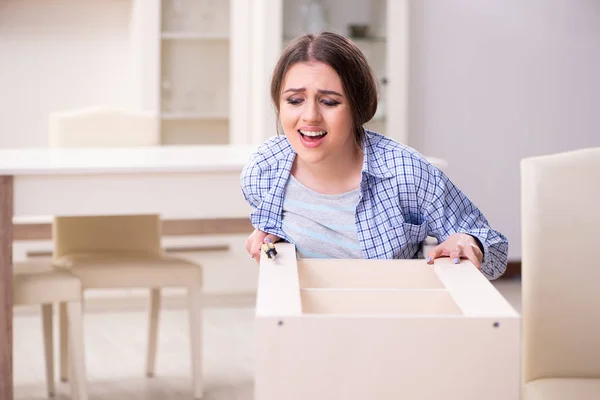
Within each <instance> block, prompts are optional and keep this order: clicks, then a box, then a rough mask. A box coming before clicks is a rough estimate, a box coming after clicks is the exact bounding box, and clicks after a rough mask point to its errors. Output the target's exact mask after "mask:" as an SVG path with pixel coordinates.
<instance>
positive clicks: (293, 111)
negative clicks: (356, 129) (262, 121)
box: [279, 61, 355, 163]
mask: <svg viewBox="0 0 600 400" xmlns="http://www.w3.org/2000/svg"><path fill="white" fill-rule="evenodd" d="M279 104H280V106H279V115H280V119H281V124H282V126H283V130H284V131H285V135H286V136H287V138H288V140H289V142H290V144H291V145H292V147H293V148H294V150H295V151H296V153H297V155H298V157H299V159H300V160H302V162H307V163H317V162H320V161H323V160H326V159H337V158H338V157H339V156H343V155H344V154H345V153H347V154H352V151H353V149H354V148H355V142H354V136H353V132H352V115H351V113H350V107H349V104H348V99H347V98H346V95H345V93H344V89H343V87H342V81H341V79H340V77H339V76H338V74H337V73H336V72H335V71H334V70H333V68H331V67H330V66H329V65H327V64H324V63H322V62H318V61H313V62H301V63H297V64H294V65H293V66H292V67H291V68H290V69H289V70H288V72H287V74H286V76H285V78H284V80H283V85H282V90H281V98H280V101H279Z"/></svg>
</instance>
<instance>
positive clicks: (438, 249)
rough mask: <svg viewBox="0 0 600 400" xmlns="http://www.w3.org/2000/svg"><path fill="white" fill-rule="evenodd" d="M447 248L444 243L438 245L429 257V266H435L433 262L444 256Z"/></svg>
mask: <svg viewBox="0 0 600 400" xmlns="http://www.w3.org/2000/svg"><path fill="white" fill-rule="evenodd" d="M444 252H445V246H444V244H443V243H440V244H438V245H437V246H435V247H434V248H433V250H431V251H430V252H429V254H428V255H427V264H433V260H435V259H436V258H439V257H441V256H443V255H444Z"/></svg>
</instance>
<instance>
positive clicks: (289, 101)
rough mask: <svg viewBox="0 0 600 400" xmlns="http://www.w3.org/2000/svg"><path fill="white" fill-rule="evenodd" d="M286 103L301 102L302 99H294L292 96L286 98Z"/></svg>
mask: <svg viewBox="0 0 600 400" xmlns="http://www.w3.org/2000/svg"><path fill="white" fill-rule="evenodd" d="M287 102H288V104H300V103H302V99H294V98H292V97H290V98H288V99H287Z"/></svg>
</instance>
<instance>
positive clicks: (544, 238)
mask: <svg viewBox="0 0 600 400" xmlns="http://www.w3.org/2000/svg"><path fill="white" fill-rule="evenodd" d="M599 206H600V148H593V149H582V150H577V151H571V152H566V153H561V154H553V155H547V156H540V157H531V158H527V159H524V160H523V161H522V162H521V225H522V226H521V227H522V291H523V292H522V293H523V297H522V302H523V303H522V309H523V311H522V318H523V381H524V383H527V382H530V381H532V380H535V379H539V378H549V377H553V378H562V377H565V378H567V377H593V378H600V350H599V349H600V308H599V307H600V290H599V287H598V284H599V282H600V261H599V260H600V258H599V257H598V255H597V248H596V246H599V245H600V207H599Z"/></svg>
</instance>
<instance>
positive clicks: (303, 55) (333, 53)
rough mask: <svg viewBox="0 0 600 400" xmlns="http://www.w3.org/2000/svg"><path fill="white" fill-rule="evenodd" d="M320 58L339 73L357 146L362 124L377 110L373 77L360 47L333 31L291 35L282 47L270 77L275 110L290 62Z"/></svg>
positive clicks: (317, 59)
mask: <svg viewBox="0 0 600 400" xmlns="http://www.w3.org/2000/svg"><path fill="white" fill-rule="evenodd" d="M308 61H320V62H322V63H325V64H327V65H329V66H330V67H331V68H333V69H334V71H335V72H337V74H338V75H339V77H340V79H341V81H342V85H343V88H344V92H345V93H346V97H347V99H348V105H349V107H350V112H351V114H352V120H353V130H354V139H355V142H356V144H357V145H358V146H359V147H360V146H361V145H362V141H363V138H364V134H365V133H364V129H363V125H364V124H365V123H366V122H368V121H369V120H370V119H371V118H373V116H374V115H375V111H376V110H377V80H376V79H375V75H374V74H373V71H372V70H371V67H370V66H369V63H368V62H367V59H366V57H365V56H364V54H363V53H362V51H361V50H360V49H359V48H358V46H356V44H355V43H354V42H352V41H351V40H350V39H348V38H346V37H344V36H342V35H339V34H337V33H334V32H322V33H320V34H318V35H312V34H308V35H304V36H300V37H298V38H296V39H294V40H293V41H292V42H291V43H290V44H289V45H288V46H287V47H286V48H285V49H284V51H283V53H282V54H281V57H280V58H279V61H278V62H277V65H276V66H275V69H274V71H273V77H272V79H271V99H272V101H273V104H274V106H275V109H276V110H277V119H278V120H279V111H280V109H279V102H280V97H281V90H282V85H283V80H284V79H285V75H286V73H287V71H288V70H289V69H290V68H291V67H292V65H294V64H296V63H299V62H308Z"/></svg>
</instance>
